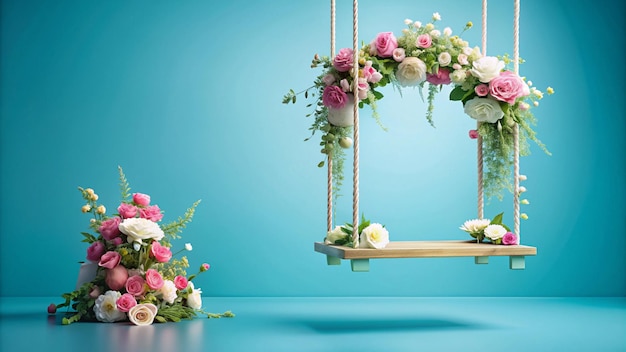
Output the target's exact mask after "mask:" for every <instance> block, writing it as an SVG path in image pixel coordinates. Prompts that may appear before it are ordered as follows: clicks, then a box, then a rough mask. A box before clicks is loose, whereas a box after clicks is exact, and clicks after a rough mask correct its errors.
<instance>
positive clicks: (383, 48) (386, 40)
mask: <svg viewBox="0 0 626 352" xmlns="http://www.w3.org/2000/svg"><path fill="white" fill-rule="evenodd" d="M370 46H371V47H372V48H373V49H374V50H376V54H375V55H377V56H380V57H391V56H393V51H394V50H396V49H397V48H398V41H397V40H396V37H395V36H394V35H393V33H392V32H382V33H378V35H377V36H376V39H374V41H373V42H372V43H371V44H370Z"/></svg>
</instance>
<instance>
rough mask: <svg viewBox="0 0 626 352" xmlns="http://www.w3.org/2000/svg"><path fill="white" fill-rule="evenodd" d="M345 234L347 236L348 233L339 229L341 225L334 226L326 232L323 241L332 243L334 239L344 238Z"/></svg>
mask: <svg viewBox="0 0 626 352" xmlns="http://www.w3.org/2000/svg"><path fill="white" fill-rule="evenodd" d="M346 236H348V234H347V233H345V232H343V230H341V226H335V228H334V229H332V230H331V231H328V233H327V234H326V241H325V242H326V243H327V244H334V243H335V241H337V240H341V239H344V238H345V237H346Z"/></svg>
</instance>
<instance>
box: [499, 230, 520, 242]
mask: <svg viewBox="0 0 626 352" xmlns="http://www.w3.org/2000/svg"><path fill="white" fill-rule="evenodd" d="M517 241H518V238H517V235H516V234H514V233H513V232H507V233H505V234H504V236H502V244H505V245H515V244H518V243H517Z"/></svg>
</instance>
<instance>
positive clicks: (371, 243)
mask: <svg viewBox="0 0 626 352" xmlns="http://www.w3.org/2000/svg"><path fill="white" fill-rule="evenodd" d="M357 230H358V233H359V248H374V249H382V248H385V247H386V246H387V245H388V244H389V232H388V231H387V229H386V228H385V226H383V225H381V224H379V223H371V222H370V221H369V220H367V219H365V217H364V216H361V223H360V224H359V226H358V229H357ZM353 234H354V225H353V224H348V223H346V224H344V225H341V226H339V225H338V226H335V228H334V229H332V230H331V231H328V233H327V234H326V237H325V238H324V243H325V244H331V245H338V246H348V247H354V242H353Z"/></svg>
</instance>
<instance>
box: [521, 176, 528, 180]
mask: <svg viewBox="0 0 626 352" xmlns="http://www.w3.org/2000/svg"><path fill="white" fill-rule="evenodd" d="M527 179H528V177H527V176H526V175H519V180H520V181H526V180H527Z"/></svg>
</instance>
